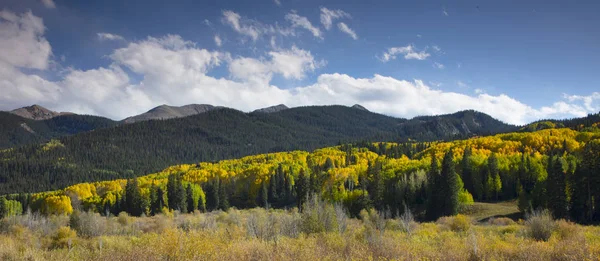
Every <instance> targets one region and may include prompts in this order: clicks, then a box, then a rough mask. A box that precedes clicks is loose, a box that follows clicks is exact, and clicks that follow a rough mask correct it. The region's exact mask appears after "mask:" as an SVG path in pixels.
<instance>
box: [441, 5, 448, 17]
mask: <svg viewBox="0 0 600 261" xmlns="http://www.w3.org/2000/svg"><path fill="white" fill-rule="evenodd" d="M442 13H443V14H444V15H445V16H449V14H448V12H447V11H446V7H442Z"/></svg>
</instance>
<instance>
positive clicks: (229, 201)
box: [9, 128, 600, 222]
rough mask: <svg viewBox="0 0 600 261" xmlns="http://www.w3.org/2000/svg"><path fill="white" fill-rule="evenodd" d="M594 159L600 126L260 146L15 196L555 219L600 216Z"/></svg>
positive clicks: (55, 204) (61, 206)
mask: <svg viewBox="0 0 600 261" xmlns="http://www.w3.org/2000/svg"><path fill="white" fill-rule="evenodd" d="M598 163H600V132H598V131H594V132H587V131H586V132H579V131H575V130H571V129H566V128H564V129H550V130H542V131H537V132H532V133H507V134H498V135H494V136H488V137H479V138H472V139H467V140H460V141H453V142H434V143H357V144H349V145H340V146H336V147H330V148H324V149H318V150H315V151H314V152H312V153H309V152H304V151H292V152H281V153H269V154H260V155H254V156H248V157H244V158H241V159H234V160H224V161H220V162H215V163H209V162H201V163H197V164H184V165H176V166H172V167H169V168H166V169H165V170H163V171H161V172H158V173H156V174H151V175H147V176H144V177H140V178H138V179H131V180H125V179H119V180H113V181H103V182H93V183H83V184H78V185H74V186H69V187H67V188H65V189H62V190H57V191H54V192H47V193H37V194H33V195H32V196H26V195H12V196H10V197H9V199H11V200H15V201H18V202H21V204H23V206H24V207H25V208H31V209H33V210H38V211H41V212H43V213H69V212H71V211H72V206H73V205H74V206H75V207H80V208H82V209H87V210H93V211H98V212H100V213H103V214H105V213H113V214H116V213H119V212H120V211H127V212H129V213H130V214H132V215H141V214H143V213H145V214H156V213H161V212H163V211H165V210H164V209H174V210H180V211H184V212H185V211H193V210H197V209H199V210H203V211H204V210H215V209H227V208H229V207H232V206H235V207H237V208H249V207H255V206H263V207H278V208H279V207H293V206H298V207H300V208H301V207H302V205H303V204H302V203H303V201H304V200H305V199H306V198H307V196H309V195H318V196H320V197H322V198H324V199H326V200H329V201H333V202H340V203H342V204H344V205H345V207H346V208H347V209H348V211H349V212H350V213H351V214H352V215H355V216H356V215H358V213H359V212H360V210H361V209H364V208H367V209H368V208H370V207H374V208H375V209H377V210H379V211H382V212H384V213H385V212H387V213H389V214H390V215H392V216H394V215H397V214H402V213H403V212H404V211H405V210H406V209H411V211H412V212H413V213H417V214H418V215H419V216H420V217H421V218H423V219H432V220H435V219H437V218H438V217H440V216H446V215H454V214H456V213H457V212H458V210H459V208H461V207H464V206H466V205H469V204H472V202H473V200H477V201H497V200H512V199H518V201H519V208H520V209H521V210H522V211H529V210H532V209H538V208H548V209H550V210H551V211H552V213H553V215H554V216H555V217H557V218H566V217H571V218H572V219H573V220H576V221H579V222H592V221H598V219H599V217H600V205H598V202H600V201H598V200H595V199H597V198H600V189H599V188H600V169H598V168H599V164H598ZM590 202H592V204H590ZM594 202H595V203H594Z"/></svg>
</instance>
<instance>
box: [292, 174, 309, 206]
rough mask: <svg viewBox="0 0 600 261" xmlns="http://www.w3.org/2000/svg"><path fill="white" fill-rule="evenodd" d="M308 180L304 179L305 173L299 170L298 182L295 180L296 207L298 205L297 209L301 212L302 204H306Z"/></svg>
mask: <svg viewBox="0 0 600 261" xmlns="http://www.w3.org/2000/svg"><path fill="white" fill-rule="evenodd" d="M308 182H309V181H308V179H307V178H306V173H305V172H304V169H301V170H300V173H299V174H298V180H296V186H295V189H296V197H297V200H296V202H297V205H298V209H300V210H302V206H303V205H304V202H306V199H307V198H308V190H309V188H308V185H309V184H308Z"/></svg>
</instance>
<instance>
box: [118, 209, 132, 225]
mask: <svg viewBox="0 0 600 261" xmlns="http://www.w3.org/2000/svg"><path fill="white" fill-rule="evenodd" d="M117 222H119V224H121V225H122V226H127V225H129V223H130V218H129V214H127V212H125V211H123V212H121V213H119V217H117Z"/></svg>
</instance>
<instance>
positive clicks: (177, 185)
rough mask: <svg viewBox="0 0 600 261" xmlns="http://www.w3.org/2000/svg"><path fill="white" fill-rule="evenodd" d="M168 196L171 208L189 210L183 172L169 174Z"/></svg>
mask: <svg viewBox="0 0 600 261" xmlns="http://www.w3.org/2000/svg"><path fill="white" fill-rule="evenodd" d="M167 198H168V199H169V201H168V202H169V209H172V210H178V211H180V212H182V213H185V212H187V204H186V194H185V188H184V187H183V183H182V176H181V174H174V175H169V178H168V180H167Z"/></svg>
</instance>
